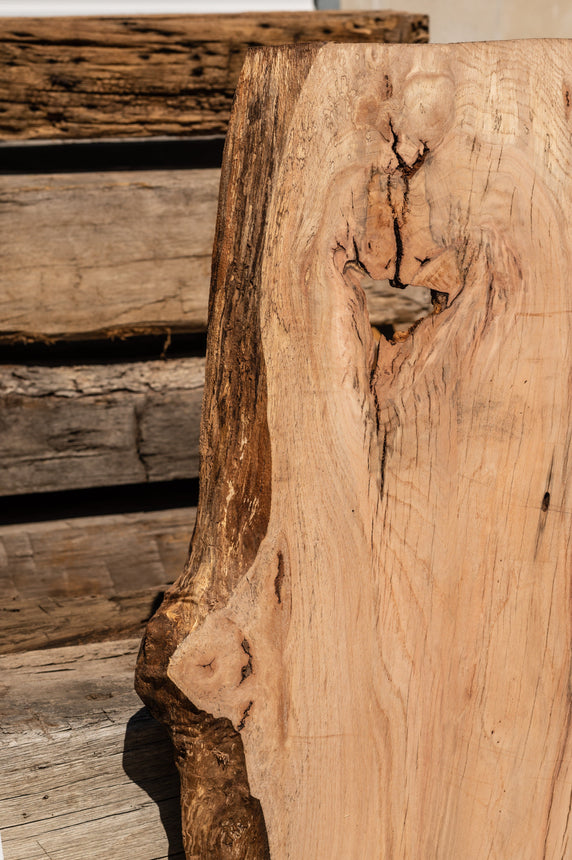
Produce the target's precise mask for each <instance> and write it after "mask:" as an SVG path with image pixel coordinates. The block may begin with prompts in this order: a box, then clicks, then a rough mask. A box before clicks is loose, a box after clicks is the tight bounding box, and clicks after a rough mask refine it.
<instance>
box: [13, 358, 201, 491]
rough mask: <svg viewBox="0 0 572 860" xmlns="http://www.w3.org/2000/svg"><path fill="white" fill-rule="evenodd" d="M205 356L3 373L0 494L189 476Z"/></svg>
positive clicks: (194, 453)
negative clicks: (203, 357)
mask: <svg viewBox="0 0 572 860" xmlns="http://www.w3.org/2000/svg"><path fill="white" fill-rule="evenodd" d="M203 379H204V359H202V358H184V359H173V360H167V361H149V362H135V363H132V364H110V365H93V366H81V367H39V366H34V367H25V366H17V367H15V366H5V367H3V368H2V369H1V370H0V398H1V403H2V409H1V412H0V495H13V494H20V493H31V492H42V491H51V490H65V489H74V488H80V487H98V486H99V487H100V486H110V487H111V486H114V485H118V484H134V483H140V482H152V481H166V480H173V479H177V478H191V477H194V476H196V475H197V472H198V457H199V451H198V445H199V417H200V410H201V401H202V388H203Z"/></svg>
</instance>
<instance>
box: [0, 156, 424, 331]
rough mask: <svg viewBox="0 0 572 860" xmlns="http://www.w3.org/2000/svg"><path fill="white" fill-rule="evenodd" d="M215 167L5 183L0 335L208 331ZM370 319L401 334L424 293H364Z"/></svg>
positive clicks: (0, 200)
mask: <svg viewBox="0 0 572 860" xmlns="http://www.w3.org/2000/svg"><path fill="white" fill-rule="evenodd" d="M219 177H220V171H219V170H173V171H152V170H151V171H139V172H130V171H125V172H120V173H87V174H84V173H77V174H65V175H57V174H56V175H52V176H50V175H39V176H3V177H1V178H0V253H1V254H2V270H1V271H0V338H3V339H4V340H6V341H14V340H22V339H24V340H30V341H34V340H50V339H58V338H59V339H80V338H81V339H85V338H93V337H103V336H110V335H111V336H117V335H120V336H122V337H125V336H126V335H133V334H145V333H151V332H165V333H167V332H181V331H186V332H197V331H199V332H204V331H206V328H207V312H208V292H209V281H210V269H211V255H212V245H213V238H214V231H215V221H216V209H217V202H218V186H219ZM366 292H367V296H368V306H369V312H370V316H371V319H372V322H373V323H374V324H376V325H383V324H394V325H396V326H397V327H398V328H400V327H404V326H405V327H406V326H407V325H408V324H411V323H412V322H414V321H415V320H416V319H418V318H419V317H420V316H425V315H426V314H427V311H428V308H429V299H428V295H427V291H426V290H422V289H419V288H415V287H410V288H408V290H406V291H402V292H401V291H400V292H396V291H395V290H392V289H391V288H389V287H388V285H387V283H385V282H374V281H371V282H370V283H368V284H367V286H366Z"/></svg>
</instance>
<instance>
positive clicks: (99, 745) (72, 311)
mask: <svg viewBox="0 0 572 860" xmlns="http://www.w3.org/2000/svg"><path fill="white" fill-rule="evenodd" d="M311 40H314V41H315V40H318V41H322V40H333V41H362V42H363V41H366V42H375V41H393V42H398V41H399V42H424V41H427V19H426V17H425V16H422V15H408V14H397V13H385V12H372V13H355V14H351V13H325V12H324V13H314V14H295V15H294V14H286V13H284V14H283V13H280V14H277V13H269V14H266V15H259V14H256V15H240V16H224V17H221V16H194V17H192V16H186V17H180V16H164V17H158V16H157V17H152V18H138V19H131V18H110V19H90V18H78V19H45V20H41V19H4V20H2V19H0V68H1V71H0V137H1V139H2V142H0V174H1V175H0V261H1V267H0V359H1V362H2V363H1V365H0V400H1V404H0V513H1V514H2V522H1V523H0V596H1V600H0V654H1V655H2V656H1V657H0V667H1V670H2V681H1V682H0V683H1V684H2V687H3V691H4V697H3V699H2V701H1V702H0V734H1V735H2V738H3V740H2V742H1V744H0V772H2V775H3V778H2V783H1V788H0V835H1V837H2V840H3V843H4V853H5V857H6V860H19V858H26V860H39V858H42V857H45V856H46V855H49V856H50V857H52V858H58V860H71V858H76V857H77V858H80V857H81V858H84V857H87V856H89V857H90V858H99V857H101V858H104V857H105V858H106V860H114V858H118V860H119V858H123V857H125V856H126V851H127V850H129V851H130V852H131V853H132V852H133V851H134V850H136V853H137V856H138V858H139V860H150V858H159V857H167V855H168V856H169V857H172V858H173V857H182V856H183V855H182V853H181V852H182V849H181V843H180V831H179V825H178V785H177V780H176V777H175V775H174V771H173V765H172V763H171V759H170V757H169V755H167V750H168V742H167V739H166V737H165V736H164V735H163V734H162V733H161V731H160V730H159V728H158V727H157V726H156V724H154V723H153V721H152V720H151V719H150V717H149V715H148V714H147V712H146V711H144V710H141V707H140V703H139V701H138V699H137V698H136V696H135V694H134V693H133V692H132V675H133V667H134V661H135V657H136V652H137V647H138V637H139V636H140V634H141V631H142V627H143V624H144V622H145V620H146V619H147V618H148V617H149V615H150V614H151V612H152V610H153V608H154V607H155V606H156V605H157V603H158V602H159V601H160V598H161V594H162V592H163V591H164V590H165V588H167V587H168V585H169V584H170V583H171V582H172V581H173V580H174V579H175V578H176V576H177V575H178V574H179V572H180V571H181V569H182V566H183V564H184V562H185V559H186V556H187V551H188V543H189V539H190V536H191V533H192V529H193V525H194V517H195V509H194V503H195V483H193V482H196V477H197V475H198V457H199V416H200V405H201V400H202V385H203V377H204V335H205V332H206V327H207V310H208V285H209V278H210V254H211V248H212V241H213V236H214V228H215V221H216V209H217V197H218V183H219V166H220V154H221V151H222V145H221V140H222V137H221V136H222V135H224V132H225V129H226V125H227V122H228V116H229V110H230V105H231V101H232V95H233V91H234V87H235V84H236V81H237V78H238V73H239V71H240V67H241V65H242V60H243V57H244V55H245V51H246V49H247V47H248V46H250V45H258V44H268V45H277V44H284V43H286V42H300V41H311ZM205 135H208V136H210V137H208V138H205ZM112 138H116V139H118V140H117V142H115V143H111V142H110V140H111V139H112ZM151 138H152V140H151ZM126 139H129V140H126ZM96 141H99V142H98V143H96ZM134 142H135V143H134ZM158 152H159V154H160V155H159V158H157V153H158ZM149 153H151V156H150V155H149ZM161 153H163V154H162V155H161ZM173 154H175V157H173ZM130 159H134V160H133V161H130ZM364 286H365V288H366V290H367V292H368V304H369V307H370V310H371V316H372V322H374V323H375V324H377V325H380V326H393V327H397V328H400V327H401V326H405V327H406V326H408V325H409V324H410V323H411V322H413V321H414V320H415V319H416V318H418V317H419V316H423V315H425V314H426V312H427V299H426V298H425V294H426V292H427V291H425V290H423V289H421V290H417V291H416V290H415V289H410V290H405V291H400V292H396V291H395V290H393V289H391V288H390V287H389V286H388V284H387V283H385V282H375V281H372V280H371V279H369V280H368V279H365V280H364ZM420 294H421V295H420ZM157 344H159V346H158V345H157ZM134 356H135V357H136V359H137V360H133V359H134ZM96 488H99V489H96ZM122 488H123V489H122ZM149 488H155V490H153V489H151V501H149ZM155 491H156V500H155V502H153V493H154V492H155ZM169 497H170V498H171V502H169V501H165V498H167V499H168V498H169ZM42 649H51V650H49V651H46V650H42ZM96 821H97V823H95V822H96ZM118 833H120V834H121V838H119V839H118V836H117V834H118ZM134 840H135V841H134ZM127 842H128V845H129V848H128V849H127V848H126V847H125V846H126V845H127ZM86 846H88V847H86Z"/></svg>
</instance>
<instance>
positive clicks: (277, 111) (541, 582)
mask: <svg viewBox="0 0 572 860" xmlns="http://www.w3.org/2000/svg"><path fill="white" fill-rule="evenodd" d="M571 65H572V44H570V43H569V42H565V41H547V42H545V41H527V42H515V43H490V44H486V43H485V44H467V45H453V46H416V47H415V46H384V45H375V46H373V45H372V46H355V45H350V46H343V45H325V46H322V47H308V48H306V49H304V50H294V49H291V50H288V49H283V50H280V51H272V52H270V51H260V52H258V53H255V54H253V55H251V56H250V58H249V60H248V62H247V65H246V67H245V70H244V72H243V77H242V81H241V84H240V85H239V88H238V92H237V101H236V103H235V110H234V114H233V120H232V127H231V132H230V141H229V143H228V146H227V154H226V160H225V165H224V166H223V174H222V183H221V194H222V201H221V210H220V211H221V212H222V213H223V216H224V217H222V218H221V219H220V220H219V229H218V233H217V239H216V250H215V254H214V261H215V264H214V269H213V283H214V294H213V298H212V310H213V313H212V318H211V328H210V332H211V337H210V348H209V354H208V356H207V370H206V397H205V404H204V410H203V424H202V437H201V439H202V445H203V450H204V451H208V456H206V457H204V459H203V463H202V471H201V482H202V484H201V502H200V505H199V508H198V512H197V531H196V534H195V539H194V542H193V548H192V553H191V557H190V561H189V564H188V566H187V570H186V573H185V575H184V576H183V577H182V578H181V579H180V580H179V582H178V583H177V584H176V585H175V587H174V589H173V590H172V592H171V593H170V595H169V597H168V598H167V600H166V601H165V602H164V604H163V605H162V607H161V609H160V610H159V612H158V613H157V615H156V616H155V618H154V619H153V620H152V621H151V622H150V624H149V625H148V628H147V634H146V640H145V645H144V648H143V650H142V652H141V656H140V661H139V666H138V681H137V684H138V689H139V691H140V693H141V694H142V695H143V697H144V698H145V700H146V701H147V702H148V703H149V705H150V707H151V708H153V710H154V712H155V713H156V714H157V715H158V716H160V717H161V719H163V720H164V721H165V722H166V723H167V724H169V725H170V726H171V730H172V731H174V732H175V733H176V734H177V738H178V743H177V754H178V756H179V760H180V761H181V762H185V764H183V768H182V774H183V776H182V785H183V795H182V804H183V816H184V829H185V839H186V850H187V855H188V856H189V857H191V856H193V853H194V854H198V855H199V856H203V855H202V854H201V851H202V850H203V848H204V846H205V845H217V844H218V845H220V844H221V839H222V836H221V832H220V820H219V817H218V816H219V815H220V810H221V809H223V808H224V809H226V810H227V814H228V815H229V816H230V815H231V812H232V814H233V815H234V816H235V820H236V821H241V822H242V823H243V827H242V830H241V831H240V834H239V835H238V834H237V836H236V839H235V840H234V842H233V843H232V849H229V856H232V857H236V858H238V857H243V856H249V857H253V858H254V857H256V858H262V857H268V856H269V855H270V856H271V857H272V860H298V858H300V857H311V858H316V860H325V858H336V860H350V858H355V860H377V858H379V857H380V856H383V857H387V858H395V860H397V858H399V860H419V858H425V857H427V858H430V857H435V858H440V860H441V858H443V860H445V859H446V860H452V858H461V857H462V858H463V860H481V859H482V858H485V857H497V858H502V859H503V860H512V858H514V860H517V858H518V860H541V858H550V860H562V858H564V857H568V856H569V855H570V851H571V842H570V838H571V832H570V828H571V826H572V823H571V816H570V808H571V797H572V749H571V743H572V734H571V731H570V727H571V714H572V697H571V694H570V677H571V670H572V648H571V641H572V637H571V633H572V630H571V627H572V617H571V614H570V600H571V582H570V574H571V571H572V554H571V544H570V534H571V533H572V508H571V505H570V495H571V490H572V474H571V470H572V459H571V457H570V445H571V440H572V433H571V429H570V428H571V417H570V380H571V378H572V372H571V371H572V353H571V346H570V345H571V343H572V338H571V335H572V332H571V326H572V293H571V291H570V288H569V280H570V273H571V270H572V263H571V259H570V248H571V247H572V235H571V234H572V218H571V214H570V212H571V206H570V202H571V200H572V178H571V177H572V163H571V161H572V157H571V150H570V145H569V144H570V132H571V122H572V118H571V116H570V105H571V103H572V100H571V86H570V81H571V77H570V68H571ZM253 152H256V153H257V157H256V158H253V157H252V153H253ZM366 274H369V275H370V276H371V277H375V278H383V277H386V278H391V279H393V281H394V283H396V285H397V286H398V285H399V284H398V282H401V283H405V284H407V283H409V284H417V285H422V286H425V287H426V288H427V289H428V290H429V289H431V290H433V301H434V312H433V313H432V314H431V315H429V316H428V317H427V318H426V319H424V320H423V321H421V322H420V323H419V324H418V325H417V326H415V327H413V328H412V329H411V330H410V331H409V333H408V334H406V335H404V336H402V337H399V338H396V339H394V340H391V341H389V340H386V339H385V338H381V339H377V338H376V337H375V336H374V334H373V333H372V329H371V327H370V324H369V318H368V313H367V309H366V302H365V297H364V293H363V292H362V289H361V286H360V281H361V280H362V278H363V277H364V276H365V275H366ZM238 321H242V325H238V324H237V323H238ZM237 329H238V330H237ZM160 679H163V682H162V685H161V683H160ZM185 697H186V698H185ZM189 700H190V701H191V702H192V703H193V705H194V706H195V708H198V709H200V713H199V714H197V713H196V712H195V711H193V710H192V709H191V708H190V706H189V704H188V702H189ZM203 714H204V716H203ZM229 722H230V723H232V726H233V727H234V734H233V732H232V731H231V730H230V728H229ZM217 733H218V734H217ZM221 734H224V737H225V740H226V743H227V744H228V746H229V747H230V746H231V744H232V742H233V739H234V740H236V739H237V738H239V739H240V741H241V743H242V748H243V750H244V756H245V760H244V763H243V762H242V759H241V755H242V752H241V750H240V748H239V749H237V750H236V755H235V757H234V758H233V759H231V761H230V762H229V765H228V766H229V769H230V768H234V769H235V770H236V773H237V781H236V782H235V789H231V787H230V786H228V784H227V785H223V784H222V781H221V777H220V776H219V775H217V771H216V767H215V766H214V765H212V766H210V765H209V761H208V752H207V751H208V750H209V749H212V748H213V747H214V745H215V743H216V742H217V740H218V736H219V735H221ZM199 750H200V751H199ZM197 761H198V762H199V766H198V767H197V766H196V762H197ZM185 773H186V775H185ZM191 774H192V778H191ZM242 778H244V779H247V780H248V787H249V792H250V796H248V795H245V794H244V783H243V782H240V779H242ZM191 779H192V784H191ZM209 779H210V780H211V782H210V783H209ZM197 784H198V785H199V786H206V785H209V784H213V785H216V786H217V787H218V792H215V793H214V794H213V795H209V794H208V792H206V791H205V793H204V794H203V793H201V792H200V791H198V792H197V790H196V789H197ZM193 787H194V791H193V790H192V788H193ZM221 795H222V796H221ZM223 799H224V802H223ZM255 799H257V800H259V802H260V807H258V806H257V804H256V802H255ZM225 804H226V805H225ZM263 827H264V830H263V829H262V828H263ZM217 828H218V830H217ZM265 834H266V835H267V837H268V845H266V843H265ZM209 840H210V841H209ZM217 840H218V841H217ZM233 852H234V853H233ZM204 856H206V855H204ZM212 856H215V855H212Z"/></svg>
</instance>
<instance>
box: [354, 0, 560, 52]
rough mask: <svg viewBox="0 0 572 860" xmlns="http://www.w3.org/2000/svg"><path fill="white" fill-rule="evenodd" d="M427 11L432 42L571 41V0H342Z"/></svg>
mask: <svg viewBox="0 0 572 860" xmlns="http://www.w3.org/2000/svg"><path fill="white" fill-rule="evenodd" d="M388 5H390V6H391V8H392V9H395V10H396V11H402V12H427V13H428V14H429V16H430V21H429V36H430V40H431V41H432V42H474V41H481V40H487V39H529V38H571V37H572V0H391V3H390V4H385V3H382V2H379V0H340V6H341V7H342V8H344V9H382V8H387V6H388Z"/></svg>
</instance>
